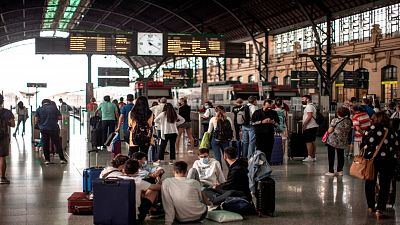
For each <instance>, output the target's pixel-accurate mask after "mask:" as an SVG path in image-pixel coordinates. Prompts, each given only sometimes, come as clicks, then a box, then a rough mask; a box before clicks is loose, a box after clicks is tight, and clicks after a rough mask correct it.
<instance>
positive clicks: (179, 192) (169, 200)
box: [161, 161, 208, 225]
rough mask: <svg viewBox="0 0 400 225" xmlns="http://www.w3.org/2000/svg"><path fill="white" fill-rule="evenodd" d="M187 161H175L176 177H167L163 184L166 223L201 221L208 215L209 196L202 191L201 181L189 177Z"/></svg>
mask: <svg viewBox="0 0 400 225" xmlns="http://www.w3.org/2000/svg"><path fill="white" fill-rule="evenodd" d="M187 167H188V165H187V163H185V162H183V161H178V162H175V163H174V177H172V178H167V179H165V180H164V181H163V185H162V188H161V189H162V191H161V194H162V202H163V206H164V211H165V224H166V225H170V224H172V223H173V222H174V220H177V221H179V222H183V223H188V222H192V223H195V222H200V221H201V220H203V219H204V218H206V216H207V211H208V210H207V205H206V204H204V202H207V197H206V196H204V195H203V193H202V192H201V184H200V182H198V181H196V180H193V179H188V178H187V177H186V176H187Z"/></svg>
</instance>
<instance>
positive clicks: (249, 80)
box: [248, 74, 256, 83]
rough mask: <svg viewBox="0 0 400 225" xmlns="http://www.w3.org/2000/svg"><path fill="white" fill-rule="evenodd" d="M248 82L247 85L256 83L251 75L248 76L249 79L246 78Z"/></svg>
mask: <svg viewBox="0 0 400 225" xmlns="http://www.w3.org/2000/svg"><path fill="white" fill-rule="evenodd" d="M248 82H249V83H254V82H256V78H255V76H254V75H252V74H250V75H249V78H248Z"/></svg>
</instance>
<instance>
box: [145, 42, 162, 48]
mask: <svg viewBox="0 0 400 225" xmlns="http://www.w3.org/2000/svg"><path fill="white" fill-rule="evenodd" d="M148 43H149V45H150V46H153V47H154V48H156V49H158V50H161V49H160V47H157V46H156V45H154V44H153V43H151V42H150V41H149V42H148Z"/></svg>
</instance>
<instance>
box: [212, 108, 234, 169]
mask: <svg viewBox="0 0 400 225" xmlns="http://www.w3.org/2000/svg"><path fill="white" fill-rule="evenodd" d="M215 112H216V115H215V116H214V117H213V118H211V120H210V124H209V126H208V133H210V134H211V133H213V134H212V140H211V147H212V150H213V152H214V157H215V159H216V160H218V161H219V162H220V163H221V151H222V152H223V151H224V149H225V148H226V147H229V144H230V143H229V142H230V141H234V140H236V132H235V126H234V124H233V122H232V120H231V118H229V117H228V116H226V112H225V108H224V107H223V106H221V105H219V106H217V108H216V110H215ZM225 121H228V122H229V123H230V125H231V126H230V127H231V131H232V132H233V133H232V137H233V138H232V137H225V140H217V138H216V136H219V135H218V133H221V132H220V131H219V130H221V131H222V134H227V133H229V132H227V131H226V130H224V129H229V128H224V126H223V125H222V124H224V123H225ZM229 138H230V139H232V140H230V139H229ZM221 166H222V164H221Z"/></svg>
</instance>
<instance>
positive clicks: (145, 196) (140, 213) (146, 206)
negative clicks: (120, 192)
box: [118, 159, 161, 221]
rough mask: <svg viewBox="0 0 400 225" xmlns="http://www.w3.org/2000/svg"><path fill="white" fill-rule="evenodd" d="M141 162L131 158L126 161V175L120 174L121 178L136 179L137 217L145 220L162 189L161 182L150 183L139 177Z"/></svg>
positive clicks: (124, 170)
mask: <svg viewBox="0 0 400 225" xmlns="http://www.w3.org/2000/svg"><path fill="white" fill-rule="evenodd" d="M139 167H140V166H139V162H138V161H136V160H134V159H129V160H128V161H126V163H125V167H124V169H123V172H124V174H125V175H123V176H119V177H118V178H121V179H126V180H129V179H132V180H135V186H136V219H137V220H138V221H143V220H144V219H145V218H146V216H147V214H148V212H149V210H150V209H151V208H152V206H153V203H154V202H155V201H156V199H157V196H158V192H159V191H160V190H161V184H159V183H157V184H150V183H149V182H147V181H144V180H142V178H140V177H139Z"/></svg>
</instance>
